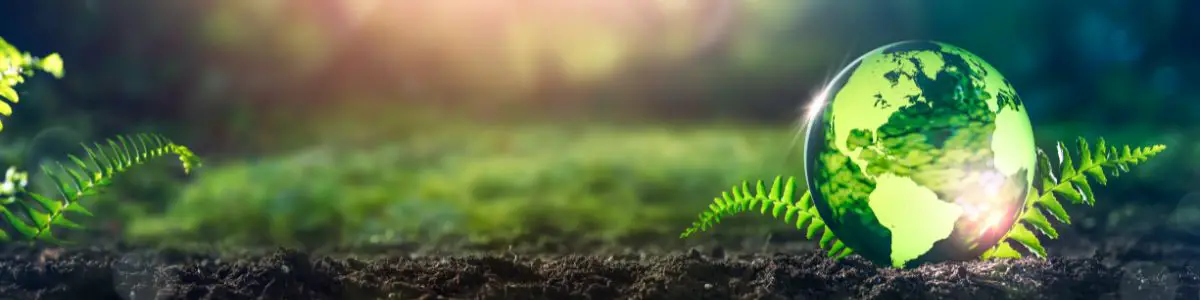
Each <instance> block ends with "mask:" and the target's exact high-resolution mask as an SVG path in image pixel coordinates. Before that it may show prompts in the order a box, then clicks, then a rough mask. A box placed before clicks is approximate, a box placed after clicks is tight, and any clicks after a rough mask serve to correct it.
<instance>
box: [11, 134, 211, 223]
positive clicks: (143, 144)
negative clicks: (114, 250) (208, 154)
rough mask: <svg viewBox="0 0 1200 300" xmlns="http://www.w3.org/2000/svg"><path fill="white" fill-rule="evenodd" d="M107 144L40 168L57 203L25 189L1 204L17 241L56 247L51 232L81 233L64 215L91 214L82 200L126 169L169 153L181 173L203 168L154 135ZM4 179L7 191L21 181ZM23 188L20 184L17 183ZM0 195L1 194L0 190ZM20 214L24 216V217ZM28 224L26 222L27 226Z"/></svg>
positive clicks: (15, 177)
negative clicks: (52, 244) (14, 183)
mask: <svg viewBox="0 0 1200 300" xmlns="http://www.w3.org/2000/svg"><path fill="white" fill-rule="evenodd" d="M107 142H108V145H107V146H102V145H100V144H98V143H93V144H92V146H88V145H86V144H82V146H83V148H84V151H85V152H86V154H85V155H84V156H83V158H80V157H78V156H75V155H68V156H67V158H68V159H69V161H68V162H66V163H63V162H54V163H51V164H44V165H42V166H41V167H42V171H43V173H45V175H46V176H47V177H48V178H49V179H50V181H51V182H52V183H53V184H54V187H55V190H56V192H57V193H58V194H59V195H58V196H59V197H58V199H54V198H52V197H48V196H45V195H41V194H37V193H32V192H26V191H24V189H23V188H19V189H16V190H15V191H13V192H12V193H8V194H6V195H13V197H10V198H9V199H8V200H7V201H6V202H5V203H4V204H14V203H15V204H16V205H0V214H3V219H4V220H6V221H7V222H4V223H7V224H8V225H9V226H10V227H11V228H12V230H13V231H16V232H17V233H18V234H19V236H20V237H21V238H24V239H26V240H30V241H43V242H49V243H60V242H61V241H58V240H57V239H56V238H54V235H53V231H52V229H53V228H59V227H61V228H67V229H79V228H82V226H80V225H79V224H78V223H75V222H74V221H72V220H70V219H68V218H67V216H66V212H72V213H76V214H82V215H86V216H91V215H92V213H91V212H90V211H88V209H87V208H86V207H84V206H83V205H81V204H80V200H81V199H82V198H83V197H86V196H91V195H95V194H97V193H99V192H100V191H101V189H102V188H104V187H106V186H108V185H109V184H111V183H112V178H113V177H114V176H116V175H117V174H120V173H121V172H124V171H125V170H126V169H128V168H130V167H132V166H135V165H138V164H141V163H144V162H146V161H148V160H150V159H154V158H158V157H162V156H166V155H168V154H172V155H175V156H177V157H179V161H180V164H181V165H182V166H183V170H184V172H185V173H190V172H191V170H192V169H193V168H197V167H199V166H200V165H201V162H200V159H199V158H197V157H196V156H195V154H193V153H192V151H191V150H189V149H188V148H187V147H185V146H182V145H179V144H175V143H174V142H172V141H171V140H169V139H167V138H165V137H163V136H161V135H157V134H136V135H122V136H118V137H116V140H115V141H114V140H112V139H109V140H107ZM12 174H13V172H12V171H10V175H9V176H8V177H9V178H8V179H6V183H5V184H4V186H5V187H8V186H10V185H12V182H14V181H16V180H20V181H22V182H23V181H24V180H25V177H23V176H25V175H24V173H18V174H17V175H12ZM20 186H21V187H23V186H24V184H23V183H22V184H20ZM0 194H4V193H3V191H0ZM18 215H23V217H24V218H22V217H19V216H18ZM26 220H28V221H26ZM9 240H12V238H11V237H10V236H9V234H8V233H7V232H4V231H0V241H9Z"/></svg>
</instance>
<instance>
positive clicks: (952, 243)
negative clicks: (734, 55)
mask: <svg viewBox="0 0 1200 300" xmlns="http://www.w3.org/2000/svg"><path fill="white" fill-rule="evenodd" d="M814 101H815V102H814V105H813V106H812V109H811V110H810V112H809V115H808V118H809V120H808V126H807V129H808V131H807V134H806V136H805V142H804V157H805V177H806V178H807V184H808V189H809V191H810V193H811V195H812V199H813V205H814V206H816V208H817V211H818V212H819V214H820V216H821V218H822V219H823V220H824V221H825V224H826V225H827V226H829V228H830V230H832V232H833V233H834V235H835V236H837V237H838V239H840V240H841V241H842V242H843V243H844V244H845V245H846V246H847V247H850V248H851V249H853V251H854V252H855V253H857V254H859V255H860V256H862V257H864V258H866V259H868V260H871V261H873V262H875V263H878V264H883V265H887V266H892V267H897V268H906V267H914V266H917V265H920V264H923V263H929V262H938V261H947V260H968V259H978V258H979V257H980V255H981V254H982V253H983V252H984V251H986V250H988V249H989V248H991V247H993V246H994V245H996V243H997V242H998V241H999V240H1000V239H1001V238H1002V237H1003V236H1004V234H1005V233H1007V231H1008V230H1009V229H1010V228H1012V226H1013V223H1014V222H1016V218H1017V216H1019V215H1020V213H1021V210H1022V208H1023V207H1025V206H1024V203H1025V197H1026V193H1028V192H1029V191H1030V189H1031V187H1032V183H1033V178H1034V177H1033V176H1034V166H1035V164H1036V148H1035V147H1034V142H1033V130H1032V127H1031V125H1030V123H1029V116H1028V115H1027V114H1026V112H1025V107H1024V104H1023V103H1022V102H1021V98H1020V97H1018V96H1017V93H1016V92H1015V91H1014V90H1013V87H1012V85H1011V84H1010V83H1009V82H1008V80H1006V79H1005V78H1004V77H1003V76H1001V75H1000V72H998V71H996V69H995V68H994V67H992V66H991V65H989V64H988V63H987V62H985V61H983V60H982V59H980V58H979V57H978V56H976V55H974V54H972V53H970V52H967V51H966V50H963V49H962V48H958V47H955V46H952V45H948V44H944V43H940V42H933V41H906V42H899V43H894V44H890V45H886V46H883V47H880V48H877V49H875V50H872V51H870V52H868V53H867V54H864V55H863V56H862V57H859V58H858V59H856V60H855V61H853V62H852V63H850V65H849V66H847V67H846V68H845V69H843V70H842V71H841V72H839V74H838V75H837V76H836V77H835V78H834V79H833V80H832V81H831V82H830V83H829V84H828V85H827V86H825V88H824V89H823V90H822V92H821V94H820V95H818V97H817V99H815V100H814Z"/></svg>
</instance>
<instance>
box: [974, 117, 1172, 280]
mask: <svg viewBox="0 0 1200 300" xmlns="http://www.w3.org/2000/svg"><path fill="white" fill-rule="evenodd" d="M1056 148H1057V149H1056V150H1058V169H1057V172H1055V169H1054V168H1053V167H1052V166H1051V163H1050V159H1049V158H1048V157H1047V155H1046V153H1045V152H1044V151H1042V150H1041V149H1038V150H1037V160H1038V163H1037V168H1038V170H1036V172H1035V173H1034V174H1035V177H1036V178H1035V180H1034V182H1035V183H1038V184H1037V185H1035V187H1034V188H1033V189H1031V190H1030V191H1029V194H1028V196H1027V197H1026V201H1025V207H1024V208H1023V210H1022V212H1021V215H1020V217H1019V218H1018V223H1017V224H1014V225H1013V228H1012V229H1011V230H1010V231H1009V232H1008V233H1006V234H1005V235H1004V236H1003V237H1002V238H1001V239H1000V242H998V243H997V244H996V246H995V247H993V248H992V249H988V250H987V251H985V252H984V254H983V255H982V256H981V257H982V258H984V259H991V258H1019V257H1021V254H1020V253H1019V252H1017V251H1016V250H1015V249H1013V248H1012V247H1011V246H1010V245H1009V244H1010V243H1016V244H1019V245H1022V246H1024V247H1025V249H1027V250H1029V252H1030V253H1033V254H1034V255H1035V256H1037V257H1041V258H1045V256H1046V253H1045V249H1044V248H1043V247H1042V245H1041V241H1039V240H1038V236H1037V235H1036V234H1035V233H1034V232H1033V231H1030V230H1029V228H1028V227H1026V225H1028V226H1029V227H1033V228H1035V229H1037V231H1038V232H1040V233H1041V234H1042V235H1044V236H1046V237H1047V238H1050V239H1056V238H1058V232H1057V231H1056V230H1055V229H1054V228H1053V226H1052V225H1051V224H1050V222H1049V220H1048V219H1047V218H1046V216H1045V215H1044V214H1043V211H1045V212H1047V213H1049V214H1050V215H1051V216H1054V219H1056V220H1058V221H1059V222H1062V223H1064V224H1071V219H1070V217H1069V216H1068V215H1067V212H1066V210H1064V209H1063V207H1062V204H1061V203H1059V202H1058V197H1064V198H1067V199H1069V200H1071V203H1076V204H1078V203H1086V204H1088V205H1095V204H1096V197H1095V194H1094V193H1093V191H1092V186H1091V183H1089V178H1090V179H1091V180H1094V181H1096V182H1098V183H1100V185H1107V184H1108V178H1107V176H1106V175H1105V173H1108V175H1112V176H1113V177H1118V176H1120V174H1121V173H1123V172H1128V171H1129V166H1132V165H1137V164H1139V163H1142V162H1145V161H1146V160H1148V159H1150V158H1151V157H1154V156H1155V155H1158V153H1160V152H1162V151H1163V150H1165V149H1166V146H1164V145H1154V146H1150V147H1139V148H1131V147H1129V146H1123V147H1121V148H1117V147H1112V146H1109V145H1107V143H1106V142H1105V141H1104V139H1103V138H1101V139H1099V141H1097V142H1096V144H1095V150H1092V149H1091V148H1092V147H1091V146H1090V145H1089V144H1088V142H1087V141H1086V140H1084V139H1083V138H1080V139H1078V140H1077V141H1076V149H1075V150H1074V151H1072V150H1070V149H1068V148H1067V147H1066V146H1065V145H1064V144H1063V143H1061V142H1060V143H1058V144H1057V145H1056ZM1117 149H1120V151H1119V152H1118V150H1117ZM1072 152H1074V153H1072ZM1072 156H1078V157H1079V165H1075V164H1074V163H1073V161H1072Z"/></svg>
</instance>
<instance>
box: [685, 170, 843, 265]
mask: <svg viewBox="0 0 1200 300" xmlns="http://www.w3.org/2000/svg"><path fill="white" fill-rule="evenodd" d="M749 210H758V212H759V213H761V214H763V215H767V212H768V211H770V216H772V217H774V218H776V219H780V220H782V221H783V222H785V223H788V224H791V225H794V226H796V229H800V230H804V231H805V233H806V234H805V237H806V238H808V239H812V238H813V237H814V236H816V234H817V233H818V232H820V233H821V239H820V241H819V243H818V244H819V246H820V247H821V249H823V250H825V251H826V255H828V256H832V257H835V258H837V259H841V258H842V257H845V256H847V255H850V254H851V253H853V250H851V249H850V248H849V247H846V245H845V244H844V243H842V241H841V240H840V239H838V238H837V237H836V236H834V235H833V231H831V230H830V229H829V227H828V226H825V222H824V221H823V220H821V216H820V214H818V213H817V208H816V207H815V206H813V203H812V195H811V194H809V193H808V191H805V192H803V194H802V195H801V196H800V197H799V198H798V199H797V198H796V178H795V177H791V176H789V177H787V181H786V182H784V178H783V177H782V176H778V177H775V181H774V183H772V184H771V187H770V188H769V189H768V188H767V187H766V186H765V185H764V183H763V182H762V181H758V183H757V184H756V185H755V186H754V189H753V191H752V190H751V189H750V183H749V182H746V181H743V182H742V184H741V185H740V186H734V187H733V189H732V190H730V191H728V192H723V193H721V197H717V198H714V199H713V203H712V204H709V205H708V210H706V211H704V212H701V213H700V214H699V216H697V218H698V220H697V221H695V222H692V226H691V227H688V228H687V229H684V231H683V233H682V234H680V235H679V237H680V238H687V237H690V236H692V235H694V234H696V233H698V232H702V231H708V230H710V229H712V228H713V226H716V225H717V224H720V223H721V219H722V218H726V217H730V216H733V215H737V214H740V213H743V212H746V211H749ZM781 214H782V215H781ZM806 225H807V226H806Z"/></svg>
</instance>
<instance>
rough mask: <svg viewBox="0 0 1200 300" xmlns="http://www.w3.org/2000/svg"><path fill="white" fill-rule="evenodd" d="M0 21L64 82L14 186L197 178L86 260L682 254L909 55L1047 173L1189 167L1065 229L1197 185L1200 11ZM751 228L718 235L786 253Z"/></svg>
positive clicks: (750, 5)
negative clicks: (1062, 146) (980, 86)
mask: <svg viewBox="0 0 1200 300" xmlns="http://www.w3.org/2000/svg"><path fill="white" fill-rule="evenodd" d="M0 12H3V15H4V17H2V18H0V36H2V37H4V38H5V39H7V40H8V41H9V42H10V43H12V44H14V45H16V46H17V47H19V48H21V49H22V50H25V51H29V52H32V53H34V54H35V55H43V54H46V53H49V52H59V53H61V54H62V56H63V58H64V60H65V62H66V77H65V78H63V79H62V80H54V79H53V78H51V77H49V76H41V77H38V78H34V80H31V81H30V82H28V83H26V84H23V85H21V86H20V87H19V90H20V91H21V93H22V100H24V101H22V102H21V104H20V105H18V106H17V107H16V111H17V113H15V114H14V115H13V116H12V117H11V118H9V119H8V120H5V125H6V126H5V132H4V133H3V134H0V148H3V150H4V151H0V159H2V160H3V161H4V162H5V163H7V164H10V165H22V166H26V167H27V168H29V167H30V166H34V165H35V164H36V163H38V162H41V161H45V160H48V159H61V158H63V157H64V155H65V154H67V153H76V152H78V151H79V149H78V148H76V144H77V143H78V142H81V141H90V140H95V139H99V138H104V137H108V136H111V135H114V134H120V133H131V132H145V131H151V132H160V133H163V134H165V135H167V136H170V137H173V138H174V139H176V140H177V141H179V142H181V143H183V144H186V145H188V146H190V147H192V148H193V150H195V152H196V153H197V154H199V155H201V156H202V157H204V158H205V159H206V167H205V168H204V169H202V170H200V172H198V173H196V174H195V175H194V176H190V177H185V176H183V175H182V174H181V172H180V171H179V170H177V169H174V168H171V166H170V163H169V162H162V163H159V164H155V165H154V166H151V167H145V168H142V169H140V170H135V171H134V172H130V173H128V174H126V175H125V176H123V177H121V178H120V179H119V180H118V183H117V184H116V185H115V188H114V189H113V190H110V192H109V193H107V194H104V195H102V196H99V197H94V198H92V199H91V200H89V201H92V203H93V204H92V207H94V209H93V211H95V212H96V213H97V217H94V218H90V219H86V220H81V221H83V222H85V223H87V224H88V225H89V226H90V228H91V229H90V230H89V231H84V232H73V233H67V234H68V235H69V236H71V237H72V238H88V237H90V238H96V239H121V240H125V241H131V242H138V243H150V244H154V243H161V242H172V243H174V242H188V243H218V244H229V245H258V246H267V245H288V246H309V247H323V246H330V245H337V246H349V247H361V246H364V245H395V244H410V245H411V244H418V245H434V244H436V245H442V244H445V245H458V246H483V247H506V246H507V245H511V244H522V243H529V244H564V243H565V244H571V245H594V244H596V243H609V244H613V243H616V244H628V245H660V246H661V245H677V244H682V243H683V242H680V241H678V240H677V239H676V237H677V234H678V232H679V231H680V230H681V229H683V228H684V227H686V226H687V225H688V224H690V222H691V221H692V218H693V217H694V216H695V214H696V213H697V212H699V211H700V210H702V209H703V208H704V207H705V206H706V205H707V204H708V202H709V201H710V199H711V198H712V197H713V196H716V195H717V194H718V193H719V192H720V191H722V190H726V189H728V188H729V187H730V186H731V185H732V184H734V183H736V182H738V181H739V180H746V179H760V178H761V179H769V178H771V177H772V176H775V175H796V176H800V175H802V174H800V164H799V162H798V159H797V158H798V157H799V156H800V155H801V153H799V152H798V151H797V149H796V148H794V147H793V144H792V143H793V137H794V136H795V132H796V130H797V125H798V124H797V122H798V120H799V117H800V115H801V113H802V108H803V107H805V105H806V104H807V102H808V101H809V99H811V98H812V96H813V95H815V94H816V90H817V88H819V87H820V86H821V85H822V84H823V83H824V81H825V80H827V79H829V78H830V77H831V76H832V75H833V74H835V73H836V72H837V71H838V70H839V69H840V68H841V67H842V66H843V65H844V64H846V63H848V62H849V61H850V60H852V59H853V58H855V57H856V56H857V55H860V54H862V53H865V52H866V51H869V50H871V49H873V48H875V47H878V46H882V45H884V44H888V43H891V42H895V41H900V40H909V39H932V40H938V41H944V42H948V43H951V44H954V45H958V46H961V47H963V48H965V49H968V50H970V51H972V52H975V53H976V54H978V55H979V56H981V57H983V58H984V59H986V60H988V61H989V62H990V63H991V64H993V65H994V66H995V67H996V68H998V69H999V70H1001V71H1002V72H1004V73H1005V75H1006V76H1007V77H1008V78H1009V79H1010V80H1011V81H1012V82H1013V84H1014V86H1015V87H1016V88H1017V90H1018V92H1019V93H1020V94H1021V96H1022V97H1023V98H1024V100H1025V104H1026V105H1027V106H1028V107H1029V108H1030V114H1031V118H1032V119H1033V122H1034V128H1035V129H1034V130H1035V132H1036V133H1037V137H1038V143H1039V146H1041V147H1043V148H1047V147H1051V146H1052V145H1053V142H1054V141H1055V140H1072V139H1074V138H1075V136H1084V137H1087V138H1090V139H1094V138H1096V137H1099V136H1105V137H1106V138H1108V139H1109V141H1110V143H1128V144H1135V145H1141V144H1157V143H1164V144H1168V145H1169V146H1170V148H1169V149H1168V151H1167V152H1166V153H1164V154H1162V155H1161V156H1160V158H1158V159H1156V160H1154V161H1151V163H1150V164H1148V165H1146V166H1143V167H1140V168H1138V169H1137V170H1135V172H1134V173H1133V174H1131V175H1130V176H1129V177H1123V179H1121V180H1117V181H1115V183H1114V184H1113V185H1111V186H1110V187H1107V188H1104V189H1103V190H1102V191H1099V194H1100V195H1101V197H1103V198H1102V199H1101V201H1100V204H1098V205H1097V208H1094V209H1091V210H1094V211H1093V212H1086V211H1088V210H1089V209H1083V208H1079V207H1070V208H1068V210H1069V211H1071V212H1072V215H1076V214H1077V212H1078V213H1079V214H1085V215H1087V214H1092V215H1095V216H1094V217H1089V218H1098V219H1093V221H1091V222H1090V223H1089V222H1079V223H1081V224H1095V223H1097V222H1099V223H1100V224H1107V223H1111V224H1110V225H1109V226H1110V227H1129V226H1125V225H1121V224H1125V223H1121V222H1137V221H1138V220H1136V219H1133V221H1129V220H1131V219H1129V218H1124V219H1122V218H1119V217H1110V216H1108V215H1113V214H1117V215H1119V216H1124V215H1120V213H1119V212H1121V211H1126V210H1128V208H1129V207H1160V208H1163V209H1164V210H1166V211H1168V212H1169V211H1174V210H1176V208H1177V207H1180V206H1181V205H1190V204H1187V203H1182V202H1180V199H1182V198H1184V197H1183V196H1184V195H1185V194H1186V193H1188V192H1190V191H1191V190H1192V187H1191V186H1192V185H1194V184H1195V183H1196V182H1197V179H1200V177H1198V176H1197V175H1198V173H1197V166H1200V159H1198V156H1197V155H1196V154H1197V151H1198V149H1197V148H1196V147H1195V145H1196V142H1194V140H1193V139H1192V138H1191V137H1193V136H1196V134H1197V133H1198V132H1197V131H1198V130H1197V129H1198V127H1197V126H1196V125H1197V121H1196V119H1197V118H1198V117H1200V94H1197V93H1191V92H1189V87H1190V86H1191V85H1190V84H1189V83H1192V82H1197V80H1198V79H1200V73H1197V71H1198V70H1200V59H1198V58H1197V56H1196V55H1195V53H1200V38H1197V37H1200V2H1196V1H1184V0H1177V1H1131V0H1107V1H1054V2H1053V3H1050V2H1047V1H1033V0H1013V1H949V0H944V1H865V0H864V1H809V0H805V1H737V0H687V1H685V0H519V1H517V0H513V1H502V0H470V1H387V0H338V1H334V0H305V1H288V0H253V1H250V0H208V1H149V0H40V1H4V2H3V3H0ZM30 169H31V168H30ZM35 180H36V178H35ZM1181 203H1182V204H1181ZM1110 212H1111V213H1110ZM1152 218H1153V217H1148V218H1147V220H1149V219H1152ZM1159 219H1161V218H1159ZM1184 219H1188V218H1184ZM734 221H735V222H733V223H732V224H727V225H725V226H722V227H721V228H718V235H722V234H724V235H730V236H740V237H752V238H760V239H761V238H762V237H765V236H767V235H768V234H776V236H777V239H778V236H783V237H784V238H785V239H786V238H787V237H788V235H789V234H792V235H794V234H795V233H794V230H790V229H788V228H787V227H786V226H785V225H782V224H777V223H781V222H778V221H775V220H770V219H764V218H739V219H737V220H734ZM1143 221H1144V220H1143ZM1114 224H1115V225H1114ZM1076 226H1085V227H1086V226H1087V225H1076ZM1093 227H1097V226H1093ZM1099 227H1103V226H1099ZM1080 230H1082V231H1087V230H1089V229H1087V228H1082V229H1080ZM713 237H714V235H701V236H700V237H699V238H698V239H700V240H711V239H712V238H713Z"/></svg>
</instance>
